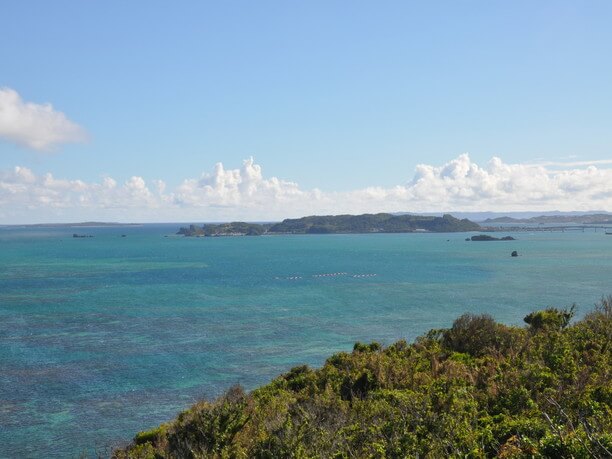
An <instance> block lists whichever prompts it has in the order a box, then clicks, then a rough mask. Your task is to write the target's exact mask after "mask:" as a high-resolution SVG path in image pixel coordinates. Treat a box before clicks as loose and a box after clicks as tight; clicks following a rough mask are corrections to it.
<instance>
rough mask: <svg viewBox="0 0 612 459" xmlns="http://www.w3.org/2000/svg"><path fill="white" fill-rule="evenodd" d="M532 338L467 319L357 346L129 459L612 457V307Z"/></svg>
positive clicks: (552, 319)
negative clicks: (412, 335)
mask: <svg viewBox="0 0 612 459" xmlns="http://www.w3.org/2000/svg"><path fill="white" fill-rule="evenodd" d="M573 315H574V308H573V307H571V308H567V309H557V308H548V309H544V310H539V311H536V312H533V313H531V314H529V315H527V316H526V317H525V318H524V322H525V326H508V325H504V324H501V323H497V322H496V321H495V320H494V319H493V318H492V317H490V316H488V315H472V314H465V315H462V316H461V317H459V318H457V319H456V320H455V321H454V323H453V324H452V327H450V328H448V329H440V330H431V331H430V332H428V333H427V334H425V335H423V336H421V337H419V338H417V339H416V340H415V341H414V342H413V343H411V344H409V343H407V342H406V341H398V342H396V343H395V344H392V345H390V346H387V347H384V346H382V345H380V344H378V343H376V342H373V343H369V344H363V343H356V344H355V346H354V348H353V351H352V352H350V353H348V352H340V353H338V354H335V355H333V356H331V357H330V358H329V359H327V361H326V362H325V364H324V365H323V366H322V367H321V368H319V369H312V368H309V367H307V366H299V367H295V368H293V369H291V370H290V371H288V372H287V373H285V374H283V375H281V376H279V377H277V378H276V379H274V380H273V381H272V382H270V383H269V384H267V385H265V386H263V387H260V388H258V389H256V390H253V391H252V392H249V393H247V392H245V391H244V390H243V389H241V388H240V387H233V388H231V389H230V390H228V391H227V393H226V394H225V395H223V396H222V397H220V398H218V399H217V400H214V401H202V402H199V403H197V404H196V405H194V406H193V407H191V408H190V409H188V410H187V411H185V412H183V413H181V414H179V415H178V417H177V418H176V419H175V420H173V421H170V422H168V423H167V424H164V425H161V426H159V427H158V428H155V429H153V430H150V431H146V432H141V433H139V434H138V435H136V437H135V438H134V440H133V442H132V444H130V445H129V446H127V447H125V448H124V449H120V450H116V451H115V452H114V457H115V458H116V459H123V458H200V457H219V458H221V457H223V458H225V457H228V458H229V457H232V458H284V457H295V458H319V457H323V458H365V457H367V458H403V457H420V458H442V457H457V458H459V457H461V458H486V457H499V458H519V457H520V458H527V457H529V458H588V457H595V458H604V457H605V458H609V457H611V451H612V384H611V379H610V372H611V369H612V359H611V356H612V296H609V297H607V298H603V299H602V301H601V302H600V303H599V304H598V305H596V307H595V308H594V309H593V310H592V311H591V312H589V313H588V314H586V315H585V316H584V317H583V318H582V319H581V320H578V321H574V320H573Z"/></svg>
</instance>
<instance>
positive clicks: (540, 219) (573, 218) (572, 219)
mask: <svg viewBox="0 0 612 459" xmlns="http://www.w3.org/2000/svg"><path fill="white" fill-rule="evenodd" d="M482 223H488V224H491V223H493V224H494V223H528V224H547V223H553V224H554V223H580V224H585V225H592V224H612V215H610V214H586V215H540V216H537V217H530V218H513V217H497V218H487V219H486V220H484V221H483V222H482Z"/></svg>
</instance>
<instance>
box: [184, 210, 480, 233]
mask: <svg viewBox="0 0 612 459" xmlns="http://www.w3.org/2000/svg"><path fill="white" fill-rule="evenodd" d="M480 229H481V227H480V225H478V224H477V223H474V222H472V221H470V220H468V219H466V218H464V219H458V218H455V217H453V216H452V215H450V214H445V215H443V216H442V217H435V216H422V215H393V214H388V213H379V214H363V215H325V216H316V215H315V216H309V217H302V218H294V219H292V218H289V219H285V220H283V221H282V222H280V223H264V224H258V223H244V222H232V223H222V224H206V225H202V226H197V225H190V226H188V227H183V228H180V229H179V231H178V233H177V234H182V235H184V236H192V237H202V236H259V235H262V234H350V233H419V232H431V233H452V232H468V231H478V230H480Z"/></svg>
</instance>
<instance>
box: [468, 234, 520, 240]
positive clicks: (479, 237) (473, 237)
mask: <svg viewBox="0 0 612 459" xmlns="http://www.w3.org/2000/svg"><path fill="white" fill-rule="evenodd" d="M467 240H469V241H515V240H516V239H514V238H513V237H512V236H504V237H493V236H489V235H488V234H479V235H477V236H472V237H471V238H469V239H467Z"/></svg>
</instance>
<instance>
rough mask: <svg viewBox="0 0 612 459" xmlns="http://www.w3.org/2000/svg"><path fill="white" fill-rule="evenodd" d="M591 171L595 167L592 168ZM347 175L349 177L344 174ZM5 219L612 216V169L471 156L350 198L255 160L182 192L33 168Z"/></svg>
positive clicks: (12, 189) (185, 185)
mask: <svg viewBox="0 0 612 459" xmlns="http://www.w3.org/2000/svg"><path fill="white" fill-rule="evenodd" d="M588 164H591V163H588ZM338 173H339V174H346V173H350V171H338ZM0 209H1V211H0V221H2V222H5V223H12V222H16V221H42V220H45V221H59V220H63V221H68V220H69V221H74V220H85V219H96V220H98V219H107V220H123V221H185V220H197V221H219V220H235V219H241V220H270V219H280V218H285V217H298V216H303V215H312V214H338V213H362V212H385V211H411V212H438V211H453V210H454V211H491V210H493V211H528V210H531V211H547V210H562V211H570V210H584V211H586V210H612V169H610V168H601V167H600V168H598V167H596V166H595V165H589V166H588V167H570V168H563V169H557V168H554V169H551V168H548V167H546V166H544V165H533V164H508V163H504V162H503V161H502V160H501V159H500V158H495V157H494V158H492V159H491V160H490V161H489V162H488V163H487V164H486V165H484V166H480V165H478V164H476V163H474V162H473V161H472V160H471V159H470V157H469V156H468V155H467V154H463V155H460V156H459V157H457V158H456V159H454V160H452V161H449V162H448V163H446V164H443V165H441V166H433V165H427V164H421V165H419V166H417V168H416V172H415V173H414V176H413V178H412V180H410V181H409V182H407V183H406V184H403V185H397V186H394V187H388V188H386V187H368V188H364V189H358V190H354V191H348V192H325V191H321V190H318V189H312V190H304V189H301V188H300V187H299V186H298V184H297V183H295V182H291V181H286V180H281V179H279V178H276V177H269V178H266V177H265V176H264V174H263V171H262V168H261V166H259V165H257V164H255V162H254V161H253V159H252V158H251V159H248V160H245V161H244V163H243V165H242V167H240V168H239V169H226V168H225V167H224V166H223V164H221V163H218V164H216V165H215V167H214V170H213V171H212V172H210V173H203V174H202V175H201V176H200V177H199V178H189V179H185V180H184V181H183V182H182V183H180V185H179V186H177V187H176V188H175V189H173V190H168V187H167V186H166V184H165V182H163V181H162V180H151V181H149V182H147V181H145V179H144V178H142V177H139V176H133V177H131V178H129V179H128V180H127V181H125V182H124V183H123V184H118V182H117V181H116V180H115V179H113V178H111V177H104V178H103V179H102V180H101V182H100V183H87V182H84V181H81V180H65V179H56V178H55V177H54V176H53V175H51V174H44V175H40V176H39V175H36V174H34V173H33V172H32V171H31V170H29V169H27V168H24V167H16V168H14V169H13V170H11V171H8V172H4V173H0Z"/></svg>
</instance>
